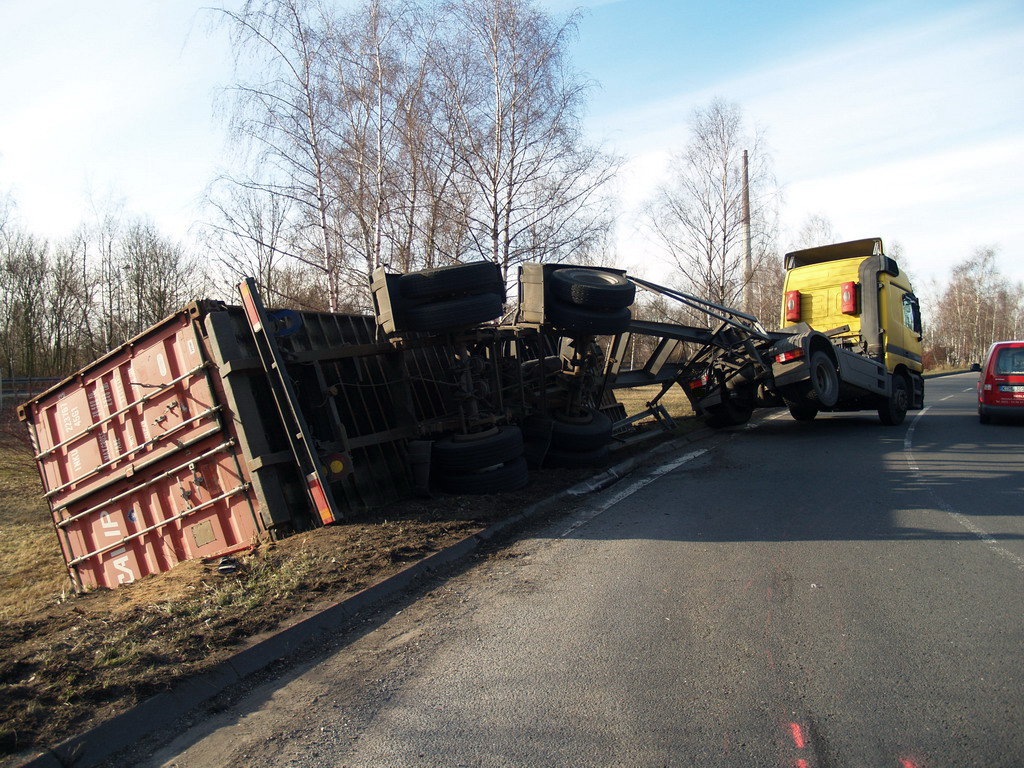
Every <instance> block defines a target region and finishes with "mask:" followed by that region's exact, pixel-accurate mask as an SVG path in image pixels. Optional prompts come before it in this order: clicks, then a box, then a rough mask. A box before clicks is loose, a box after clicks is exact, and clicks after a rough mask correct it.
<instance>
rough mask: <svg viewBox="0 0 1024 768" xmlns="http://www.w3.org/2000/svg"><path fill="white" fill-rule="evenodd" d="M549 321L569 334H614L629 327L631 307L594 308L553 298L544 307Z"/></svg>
mask: <svg viewBox="0 0 1024 768" xmlns="http://www.w3.org/2000/svg"><path fill="white" fill-rule="evenodd" d="M544 314H545V315H546V316H547V321H548V322H549V323H551V325H553V326H555V328H557V329H558V330H560V331H564V332H565V334H566V335H567V336H604V335H608V336H613V335H615V334H617V333H622V332H623V331H625V330H626V329H627V328H628V327H629V321H630V320H631V319H632V316H631V315H630V314H629V309H628V308H626V307H621V308H619V309H593V308H591V307H581V306H579V305H578V304H570V303H568V302H566V301H559V300H558V299H552V300H551V301H549V302H547V306H545V308H544Z"/></svg>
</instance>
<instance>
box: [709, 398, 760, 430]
mask: <svg viewBox="0 0 1024 768" xmlns="http://www.w3.org/2000/svg"><path fill="white" fill-rule="evenodd" d="M707 414H708V418H707V425H708V426H709V427H714V428H715V429H720V428H722V427H738V426H741V425H742V424H746V423H747V422H748V421H750V417H751V416H752V415H753V414H754V407H753V405H751V404H749V403H747V402H744V401H742V400H738V399H735V398H732V399H730V398H726V399H725V400H723V401H722V402H721V403H719V404H718V405H712V406H710V407H708V409H707Z"/></svg>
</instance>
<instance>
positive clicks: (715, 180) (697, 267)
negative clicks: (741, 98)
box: [646, 99, 778, 306]
mask: <svg viewBox="0 0 1024 768" xmlns="http://www.w3.org/2000/svg"><path fill="white" fill-rule="evenodd" d="M691 133H692V135H691V140H690V143H689V144H688V145H687V147H686V148H685V149H684V150H683V151H681V152H679V153H678V154H677V155H675V156H674V157H673V158H672V161H671V164H670V168H669V178H668V180H667V181H665V182H664V183H663V184H662V185H661V186H660V187H659V188H658V190H657V192H656V194H655V196H654V199H653V200H652V201H651V203H650V205H649V206H648V210H647V216H646V218H647V221H648V223H649V226H650V227H651V230H652V231H653V233H654V235H655V237H656V239H657V240H658V241H659V242H660V243H661V244H662V245H663V246H664V248H665V252H666V254H667V257H668V260H669V262H670V263H671V264H672V265H673V266H674V267H675V269H676V271H677V273H678V276H679V278H680V280H681V282H682V284H683V286H684V287H685V288H687V289H688V290H690V291H692V292H694V293H696V294H697V295H699V296H702V297H703V298H706V299H709V300H711V301H715V302H718V303H720V304H725V305H728V306H735V305H736V304H737V303H738V300H739V298H740V296H741V295H742V292H743V285H744V274H743V260H742V249H743V225H742V222H743V210H742V208H743V206H742V194H743V177H742V156H743V150H744V149H747V150H748V153H749V190H750V207H751V241H752V261H753V265H754V273H755V274H756V273H757V271H758V269H759V268H760V267H761V266H762V265H763V264H764V263H765V260H766V259H768V258H770V257H772V256H773V255H774V254H775V236H776V228H777V208H778V203H777V191H776V186H775V180H774V177H773V174H772V171H771V164H770V159H769V157H768V155H767V153H766V150H765V148H764V137H763V135H762V133H761V132H756V133H755V134H754V135H748V134H747V133H746V132H745V130H744V125H743V115H742V112H741V110H740V108H739V106H737V105H736V104H732V103H729V102H726V101H724V100H721V99H715V100H714V101H712V102H711V103H710V104H709V105H708V106H707V107H703V108H700V109H697V110H696V111H695V112H694V114H693V118H692V121H691Z"/></svg>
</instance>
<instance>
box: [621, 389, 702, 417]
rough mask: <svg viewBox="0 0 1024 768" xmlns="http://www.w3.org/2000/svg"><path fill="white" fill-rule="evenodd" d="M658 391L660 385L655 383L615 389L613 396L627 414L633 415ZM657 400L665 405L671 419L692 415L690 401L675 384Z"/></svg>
mask: <svg viewBox="0 0 1024 768" xmlns="http://www.w3.org/2000/svg"><path fill="white" fill-rule="evenodd" d="M660 391H661V387H660V386H656V385H652V386H648V387H633V388H631V389H617V390H615V397H616V399H617V400H618V401H619V402H620V403H622V405H623V406H625V408H626V414H627V415H629V416H635V415H636V414H638V413H640V412H641V411H643V410H644V409H645V408H647V404H648V403H649V402H650V401H651V400H652V399H653V398H655V397H656V396H657V395H658V393H659V392H660ZM658 402H659V403H660V404H661V405H663V406H665V409H666V410H667V411H668V415H669V416H671V417H672V418H673V419H682V418H686V417H689V416H693V409H692V408H691V407H690V401H689V400H688V399H687V398H686V395H684V394H683V390H682V389H680V388H679V387H678V386H677V385H673V386H672V388H671V389H669V391H668V392H666V393H665V395H664V397H662V398H661V400H659V401H658Z"/></svg>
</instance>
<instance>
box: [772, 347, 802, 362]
mask: <svg viewBox="0 0 1024 768" xmlns="http://www.w3.org/2000/svg"><path fill="white" fill-rule="evenodd" d="M803 356H804V351H803V350H802V349H791V350H789V351H788V352H783V353H782V354H779V355H776V356H775V362H777V363H788V362H790V361H792V360H799V359H800V358H801V357H803Z"/></svg>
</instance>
